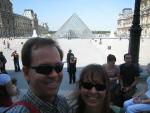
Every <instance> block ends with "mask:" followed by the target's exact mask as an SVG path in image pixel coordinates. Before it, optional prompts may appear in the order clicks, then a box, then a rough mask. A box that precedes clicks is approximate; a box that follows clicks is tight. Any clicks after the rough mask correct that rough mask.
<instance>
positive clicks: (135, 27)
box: [129, 0, 142, 65]
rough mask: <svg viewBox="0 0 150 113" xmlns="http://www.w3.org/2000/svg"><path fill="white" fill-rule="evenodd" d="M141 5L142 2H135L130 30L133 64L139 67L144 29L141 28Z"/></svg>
mask: <svg viewBox="0 0 150 113" xmlns="http://www.w3.org/2000/svg"><path fill="white" fill-rule="evenodd" d="M140 4H141V0H135V7H134V15H133V21H132V26H131V28H130V40H129V53H130V54H131V57H132V63H134V64H136V65H138V62H139V48H140V36H141V31H142V28H141V26H140Z"/></svg>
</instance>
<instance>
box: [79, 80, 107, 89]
mask: <svg viewBox="0 0 150 113" xmlns="http://www.w3.org/2000/svg"><path fill="white" fill-rule="evenodd" d="M81 87H83V88H85V89H88V90H90V89H92V88H93V87H95V89H96V90H97V91H104V90H105V89H106V85H104V84H92V83H90V82H81Z"/></svg>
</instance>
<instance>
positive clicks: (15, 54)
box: [11, 50, 21, 72]
mask: <svg viewBox="0 0 150 113" xmlns="http://www.w3.org/2000/svg"><path fill="white" fill-rule="evenodd" d="M11 56H12V57H14V59H13V60H14V67H15V72H19V71H21V70H20V65H19V54H18V53H17V51H16V50H15V51H14V52H13V53H12V54H11Z"/></svg>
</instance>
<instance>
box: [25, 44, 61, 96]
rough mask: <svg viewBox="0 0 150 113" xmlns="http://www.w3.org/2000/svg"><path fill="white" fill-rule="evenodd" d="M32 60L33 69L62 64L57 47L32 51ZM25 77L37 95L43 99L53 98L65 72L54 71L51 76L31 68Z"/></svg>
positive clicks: (46, 47)
mask: <svg viewBox="0 0 150 113" xmlns="http://www.w3.org/2000/svg"><path fill="white" fill-rule="evenodd" d="M31 58H32V59H31V66H33V67H36V66H41V65H55V64H57V63H61V59H60V55H59V52H58V50H57V49H56V47H50V46H45V47H41V48H38V49H36V50H32V56H31ZM43 70H45V69H43ZM25 76H26V79H27V80H28V81H29V85H30V87H31V90H32V91H33V92H34V94H35V95H37V96H38V97H41V98H53V97H54V96H55V95H56V94H57V92H58V89H59V86H60V83H61V80H62V77H63V72H62V71H61V72H56V70H54V69H53V70H52V72H50V73H49V74H41V73H38V72H37V71H36V70H35V69H34V68H29V73H28V75H25Z"/></svg>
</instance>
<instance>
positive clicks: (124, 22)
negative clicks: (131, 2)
mask: <svg viewBox="0 0 150 113" xmlns="http://www.w3.org/2000/svg"><path fill="white" fill-rule="evenodd" d="M132 20H133V10H132V9H131V8H124V9H123V10H122V13H121V14H119V18H118V20H117V24H118V26H117V36H118V37H120V38H128V37H129V35H130V31H129V30H130V27H131V25H132ZM140 25H141V28H142V32H141V37H142V38H150V0H141V6H140Z"/></svg>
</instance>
